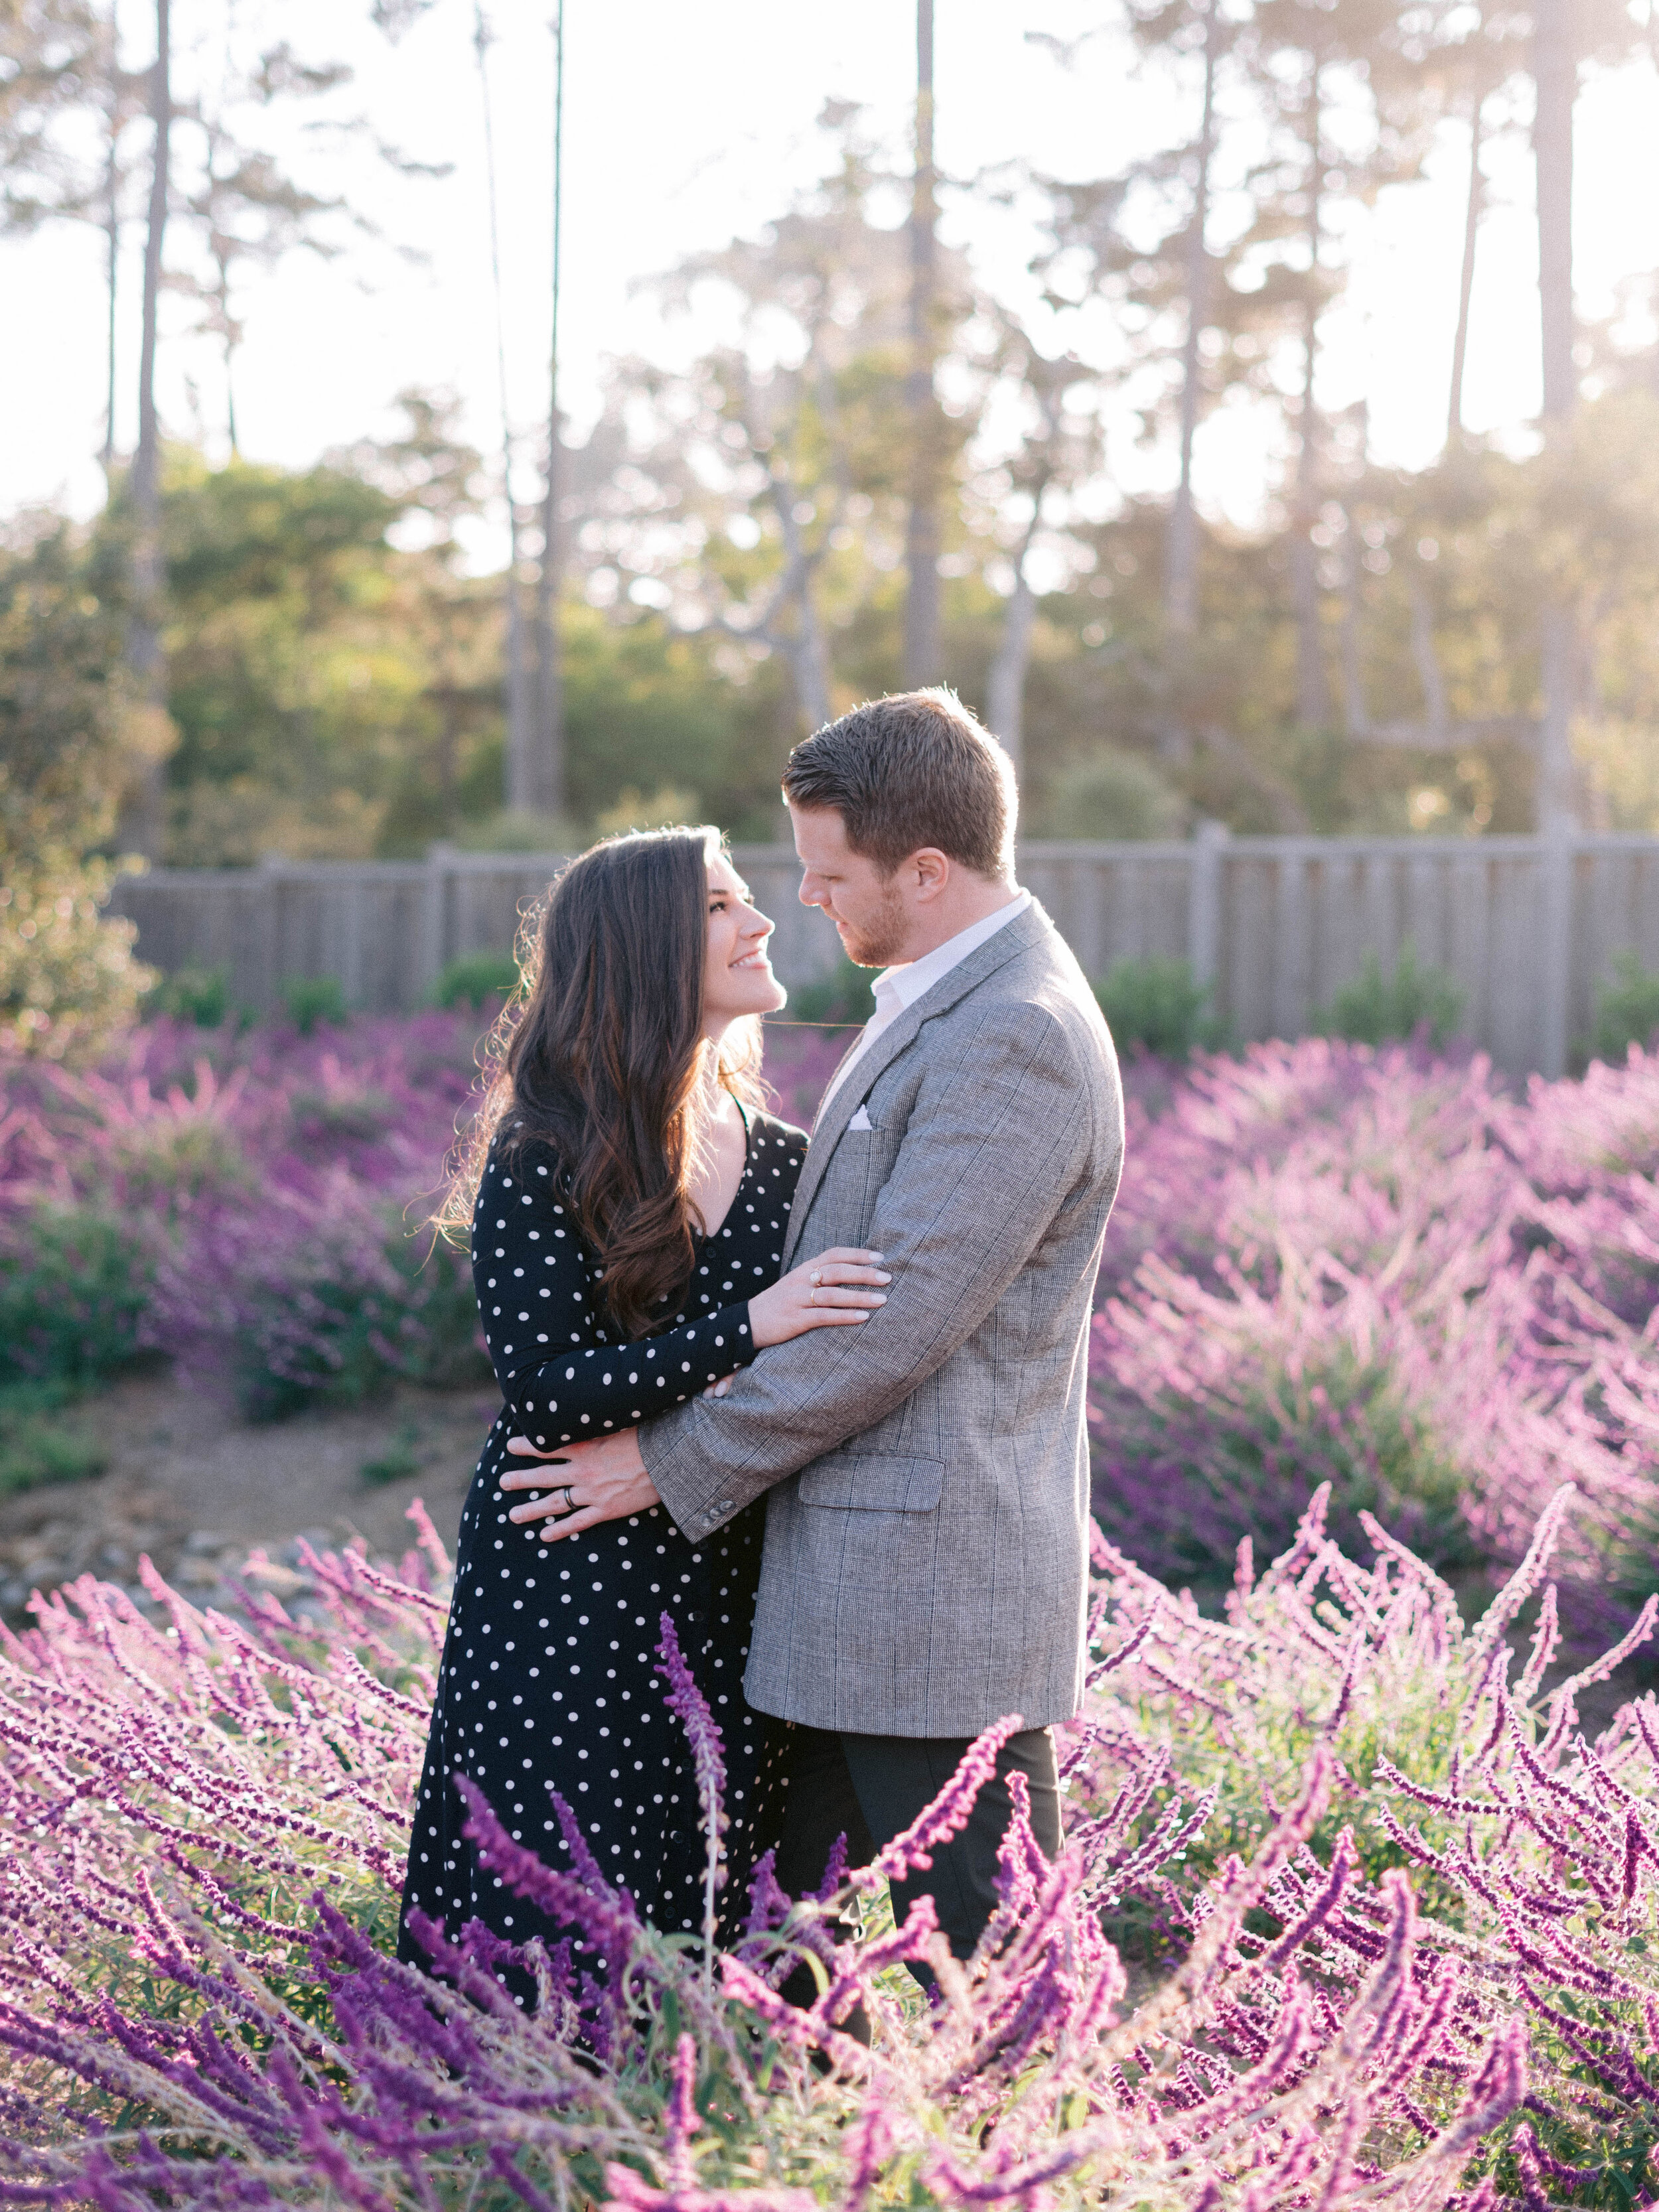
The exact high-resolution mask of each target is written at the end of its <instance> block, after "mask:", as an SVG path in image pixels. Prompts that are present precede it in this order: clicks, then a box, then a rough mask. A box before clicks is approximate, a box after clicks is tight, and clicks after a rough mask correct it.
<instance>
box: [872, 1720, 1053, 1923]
mask: <svg viewBox="0 0 1659 2212" xmlns="http://www.w3.org/2000/svg"><path fill="white" fill-rule="evenodd" d="M1024 1725H1025V1722H1024V1717H1023V1715H1021V1714H1019V1713H1006V1714H1005V1715H1004V1716H1003V1717H1002V1718H1001V1719H1000V1721H996V1722H994V1723H993V1724H992V1726H991V1727H989V1728H987V1729H986V1730H985V1732H984V1734H983V1735H978V1736H975V1739H974V1741H973V1742H972V1743H970V1744H969V1747H968V1748H967V1750H966V1751H965V1752H964V1753H963V1755H962V1763H961V1765H959V1766H958V1767H957V1771H956V1772H955V1773H954V1774H953V1775H952V1776H951V1779H950V1780H949V1781H948V1782H947V1783H946V1784H945V1787H944V1789H943V1790H940V1791H939V1795H938V1796H937V1797H935V1798H934V1799H933V1802H932V1803H931V1804H929V1805H926V1806H924V1807H923V1808H922V1809H921V1812H920V1813H918V1814H917V1815H916V1817H915V1820H913V1821H912V1822H911V1823H910V1825H909V1826H908V1828H906V1829H905V1830H904V1832H903V1833H902V1835H897V1836H895V1837H894V1838H893V1840H892V1842H891V1843H890V1844H888V1846H887V1848H886V1849H885V1850H884V1851H882V1852H881V1853H880V1854H879V1856H878V1857H877V1858H875V1859H874V1860H873V1861H872V1863H871V1864H870V1865H869V1866H867V1867H865V1868H863V1869H860V1872H859V1873H857V1874H856V1875H854V1877H853V1879H854V1881H855V1882H857V1884H858V1885H859V1887H860V1888H861V1889H873V1888H875V1887H877V1885H878V1883H879V1882H883V1881H902V1880H903V1878H904V1876H905V1875H908V1874H912V1873H915V1871H917V1870H918V1869H924V1868H927V1867H931V1866H932V1865H933V1857H932V1853H933V1846H934V1844H944V1843H948V1842H949V1841H950V1839H951V1837H952V1836H957V1835H960V1834H961V1832H962V1831H963V1829H964V1828H965V1827H966V1826H967V1825H968V1822H969V1819H970V1818H971V1817H972V1814H973V1810H974V1803H975V1799H976V1798H977V1797H978V1796H979V1793H980V1791H981V1790H982V1789H983V1788H984V1787H985V1784H987V1782H988V1781H989V1780H990V1778H991V1777H992V1776H993V1775H994V1773H995V1772H996V1769H997V1753H999V1752H1000V1750H1001V1749H1002V1747H1003V1745H1004V1744H1005V1743H1006V1742H1007V1741H1008V1739H1009V1737H1010V1736H1011V1735H1018V1734H1019V1731H1020V1730H1021V1729H1023V1728H1024Z"/></svg>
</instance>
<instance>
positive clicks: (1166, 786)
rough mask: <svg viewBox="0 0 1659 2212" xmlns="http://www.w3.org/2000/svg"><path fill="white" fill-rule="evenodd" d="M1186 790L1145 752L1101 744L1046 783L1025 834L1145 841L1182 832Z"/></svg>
mask: <svg viewBox="0 0 1659 2212" xmlns="http://www.w3.org/2000/svg"><path fill="white" fill-rule="evenodd" d="M1186 811H1187V809H1186V802H1185V800H1184V799H1182V795H1181V793H1179V792H1178V791H1176V789H1175V787H1173V785H1171V784H1170V783H1169V782H1167V781H1165V779H1164V777H1163V776H1162V775H1160V774H1159V773H1158V769H1157V768H1156V767H1155V766H1154V765H1153V763H1152V762H1151V761H1150V760H1148V759H1147V758H1146V757H1145V756H1144V755H1143V754H1140V753H1132V752H1126V751H1125V750H1123V749H1122V748H1121V747H1120V746H1117V745H1102V746H1100V747H1098V748H1097V750H1095V751H1094V752H1093V753H1091V755H1090V756H1089V757H1088V758H1087V759H1085V760H1082V761H1079V762H1078V763H1075V764H1074V765H1073V766H1072V767H1070V768H1066V769H1061V770H1060V773H1059V775H1056V776H1054V777H1053V778H1051V779H1050V780H1049V781H1048V784H1047V785H1046V786H1045V787H1044V789H1043V792H1042V799H1041V800H1040V802H1039V804H1038V805H1037V807H1036V810H1035V811H1034V814H1033V818H1032V821H1031V822H1030V823H1028V824H1027V825H1026V834H1027V835H1028V836H1042V837H1103V838H1109V839H1119V838H1123V839H1133V840H1137V841H1139V840H1141V839H1144V838H1148V837H1178V836H1180V835H1181V830H1182V820H1183V818H1184V817H1185V814H1186Z"/></svg>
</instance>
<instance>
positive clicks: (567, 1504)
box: [559, 1482, 576, 1513]
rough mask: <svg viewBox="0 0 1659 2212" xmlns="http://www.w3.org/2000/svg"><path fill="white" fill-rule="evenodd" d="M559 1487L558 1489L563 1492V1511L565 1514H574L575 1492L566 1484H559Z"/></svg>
mask: <svg viewBox="0 0 1659 2212" xmlns="http://www.w3.org/2000/svg"><path fill="white" fill-rule="evenodd" d="M559 1487H560V1488H561V1489H562V1491H563V1492H564V1510H565V1511H566V1512H567V1513H574V1511H575V1510H576V1494H575V1492H574V1491H573V1490H572V1489H571V1487H570V1485H569V1484H568V1482H564V1483H561V1484H560V1486H559Z"/></svg>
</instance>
